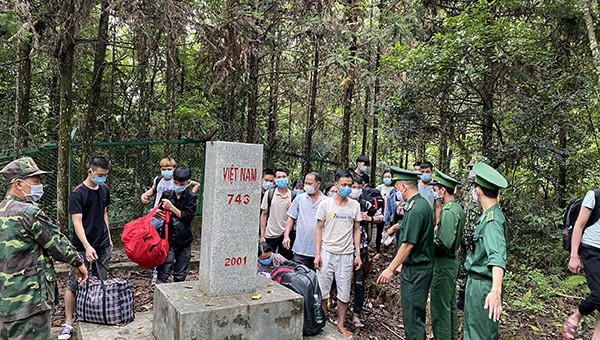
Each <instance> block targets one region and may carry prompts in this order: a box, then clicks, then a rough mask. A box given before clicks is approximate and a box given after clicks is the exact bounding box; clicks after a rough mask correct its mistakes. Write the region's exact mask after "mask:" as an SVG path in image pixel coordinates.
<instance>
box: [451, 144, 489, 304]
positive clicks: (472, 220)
mask: <svg viewBox="0 0 600 340" xmlns="http://www.w3.org/2000/svg"><path fill="white" fill-rule="evenodd" d="M477 163H485V164H489V163H490V161H489V159H487V158H486V157H484V156H480V155H473V157H471V161H470V162H469V164H467V167H468V168H469V176H468V178H467V180H466V181H465V182H464V183H463V185H462V187H461V189H462V190H461V191H462V197H461V199H460V204H461V205H462V207H463V208H464V210H465V218H466V220H465V230H464V233H463V235H464V234H468V233H471V234H472V233H473V232H474V231H475V227H476V226H477V221H478V220H479V216H481V213H482V212H483V211H481V206H480V205H479V204H477V203H476V202H474V201H473V196H472V194H471V186H472V183H473V180H475V172H474V171H473V166H474V165H475V164H477ZM459 258H460V263H465V260H466V248H465V243H464V239H463V240H461V251H460V252H459ZM466 285H467V271H466V270H465V267H464V266H460V270H459V274H458V280H457V286H458V298H457V307H458V309H459V310H460V311H462V310H463V307H464V304H465V286H466Z"/></svg>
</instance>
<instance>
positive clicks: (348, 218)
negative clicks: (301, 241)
mask: <svg viewBox="0 0 600 340" xmlns="http://www.w3.org/2000/svg"><path fill="white" fill-rule="evenodd" d="M317 220H319V221H325V225H324V226H323V237H322V243H321V247H323V249H325V250H327V251H328V252H330V253H332V254H339V255H343V254H352V253H353V252H354V222H360V221H362V217H361V214H360V204H359V203H358V202H357V201H355V200H351V199H349V200H348V202H347V203H346V205H345V206H343V207H341V206H339V205H337V204H336V203H335V201H334V200H333V198H328V199H325V200H323V201H322V202H321V204H319V209H318V210H317Z"/></svg>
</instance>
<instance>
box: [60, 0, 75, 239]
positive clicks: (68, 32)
mask: <svg viewBox="0 0 600 340" xmlns="http://www.w3.org/2000/svg"><path fill="white" fill-rule="evenodd" d="M62 14H63V16H62V18H63V20H62V25H61V30H60V33H59V37H58V38H59V42H58V49H59V50H58V53H57V55H58V60H57V62H58V70H59V96H60V121H59V125H58V167H57V171H56V219H57V223H58V225H59V226H60V228H61V229H62V231H63V232H64V233H67V232H68V225H69V223H68V222H69V221H68V214H67V209H68V199H69V151H70V149H71V127H72V126H71V121H72V118H73V67H74V55H75V24H76V23H75V0H63V7H62Z"/></svg>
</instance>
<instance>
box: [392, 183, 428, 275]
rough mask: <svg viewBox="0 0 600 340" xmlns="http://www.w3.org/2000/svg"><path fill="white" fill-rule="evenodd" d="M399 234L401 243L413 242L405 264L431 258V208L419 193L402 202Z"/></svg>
mask: <svg viewBox="0 0 600 340" xmlns="http://www.w3.org/2000/svg"><path fill="white" fill-rule="evenodd" d="M400 235H401V236H400V238H401V241H402V243H404V242H407V243H412V244H414V247H413V249H412V251H411V252H410V254H409V255H408V257H407V258H406V260H405V261H404V263H405V264H408V265H410V264H418V263H428V262H431V261H432V260H433V210H432V209H431V206H430V205H429V203H428V202H427V201H426V200H425V199H424V198H423V197H421V195H419V194H416V195H415V196H413V197H412V198H411V199H409V200H408V202H406V204H404V218H403V219H402V223H401V224H400Z"/></svg>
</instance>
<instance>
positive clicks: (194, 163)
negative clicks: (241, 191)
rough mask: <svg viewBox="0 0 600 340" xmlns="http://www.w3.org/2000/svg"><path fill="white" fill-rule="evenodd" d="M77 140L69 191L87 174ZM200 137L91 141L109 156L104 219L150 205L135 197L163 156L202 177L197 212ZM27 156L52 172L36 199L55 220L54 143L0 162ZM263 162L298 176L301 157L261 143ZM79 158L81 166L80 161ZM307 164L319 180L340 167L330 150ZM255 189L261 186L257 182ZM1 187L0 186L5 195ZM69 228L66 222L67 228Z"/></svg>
mask: <svg viewBox="0 0 600 340" xmlns="http://www.w3.org/2000/svg"><path fill="white" fill-rule="evenodd" d="M81 148H82V144H81V143H73V144H71V152H70V157H69V171H68V176H69V181H68V182H69V184H70V186H69V192H71V191H72V190H73V188H75V187H76V186H77V185H79V183H81V182H82V181H83V180H84V179H85V176H86V175H87V165H86V163H87V161H88V160H87V159H82V156H81V155H82V152H81ZM204 150H205V141H201V140H191V139H182V140H174V141H158V142H99V143H95V144H94V150H93V154H97V155H105V156H107V157H108V159H109V160H110V162H111V172H110V174H109V176H108V179H107V181H106V183H107V185H108V186H109V187H110V195H111V196H110V197H111V205H110V209H108V211H109V222H110V224H111V226H113V227H116V226H121V225H123V224H125V223H126V222H128V221H131V220H133V219H135V218H138V217H140V216H142V215H143V214H144V213H145V212H147V211H148V210H149V209H150V208H151V205H152V202H154V201H153V200H150V202H151V203H150V204H143V203H142V202H141V201H140V196H141V194H142V193H143V192H144V191H146V190H148V189H149V188H150V187H151V186H152V183H153V180H154V178H155V177H156V176H158V175H160V166H159V161H160V160H161V159H162V158H164V157H171V158H173V159H175V161H176V162H177V164H178V165H181V166H184V167H188V168H190V170H191V172H192V179H194V180H196V181H198V182H200V183H201V185H202V186H201V189H200V191H199V192H198V210H197V212H196V213H197V214H198V215H201V214H202V193H203V189H202V188H203V184H204V183H203V182H204V164H205V159H204V157H205V152H204ZM22 156H29V157H32V158H33V160H34V161H35V162H36V164H37V165H38V167H39V168H40V169H42V170H46V171H51V172H52V173H50V174H47V175H45V177H44V196H43V197H42V200H41V202H40V205H41V206H42V208H43V209H44V212H45V213H46V215H48V216H49V217H50V218H51V219H52V220H54V221H55V220H56V174H57V159H58V153H57V146H56V144H48V145H46V146H44V147H41V148H35V149H30V150H26V151H21V152H18V153H11V154H8V155H5V156H0V168H2V167H4V166H5V165H6V164H8V163H9V162H10V161H12V160H14V159H16V158H18V157H22ZM264 158H265V164H266V165H265V167H270V168H273V167H276V166H284V167H286V168H288V169H289V170H290V172H291V174H290V180H296V179H303V174H301V173H300V172H301V166H302V160H303V157H302V156H301V155H299V154H296V153H293V152H290V151H288V150H269V149H265V157H264ZM82 164H83V166H82ZM311 164H312V170H316V171H318V172H319V173H320V174H321V176H322V177H323V185H324V184H325V183H326V182H328V181H330V180H333V176H334V175H335V173H336V172H337V171H338V170H339V166H338V165H337V163H335V162H334V161H332V160H330V159H329V155H319V154H317V155H315V156H313V157H312V160H311ZM257 190H260V187H257ZM4 193H5V189H4V187H2V188H1V189H0V194H2V197H3V196H4ZM69 229H71V228H69Z"/></svg>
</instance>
